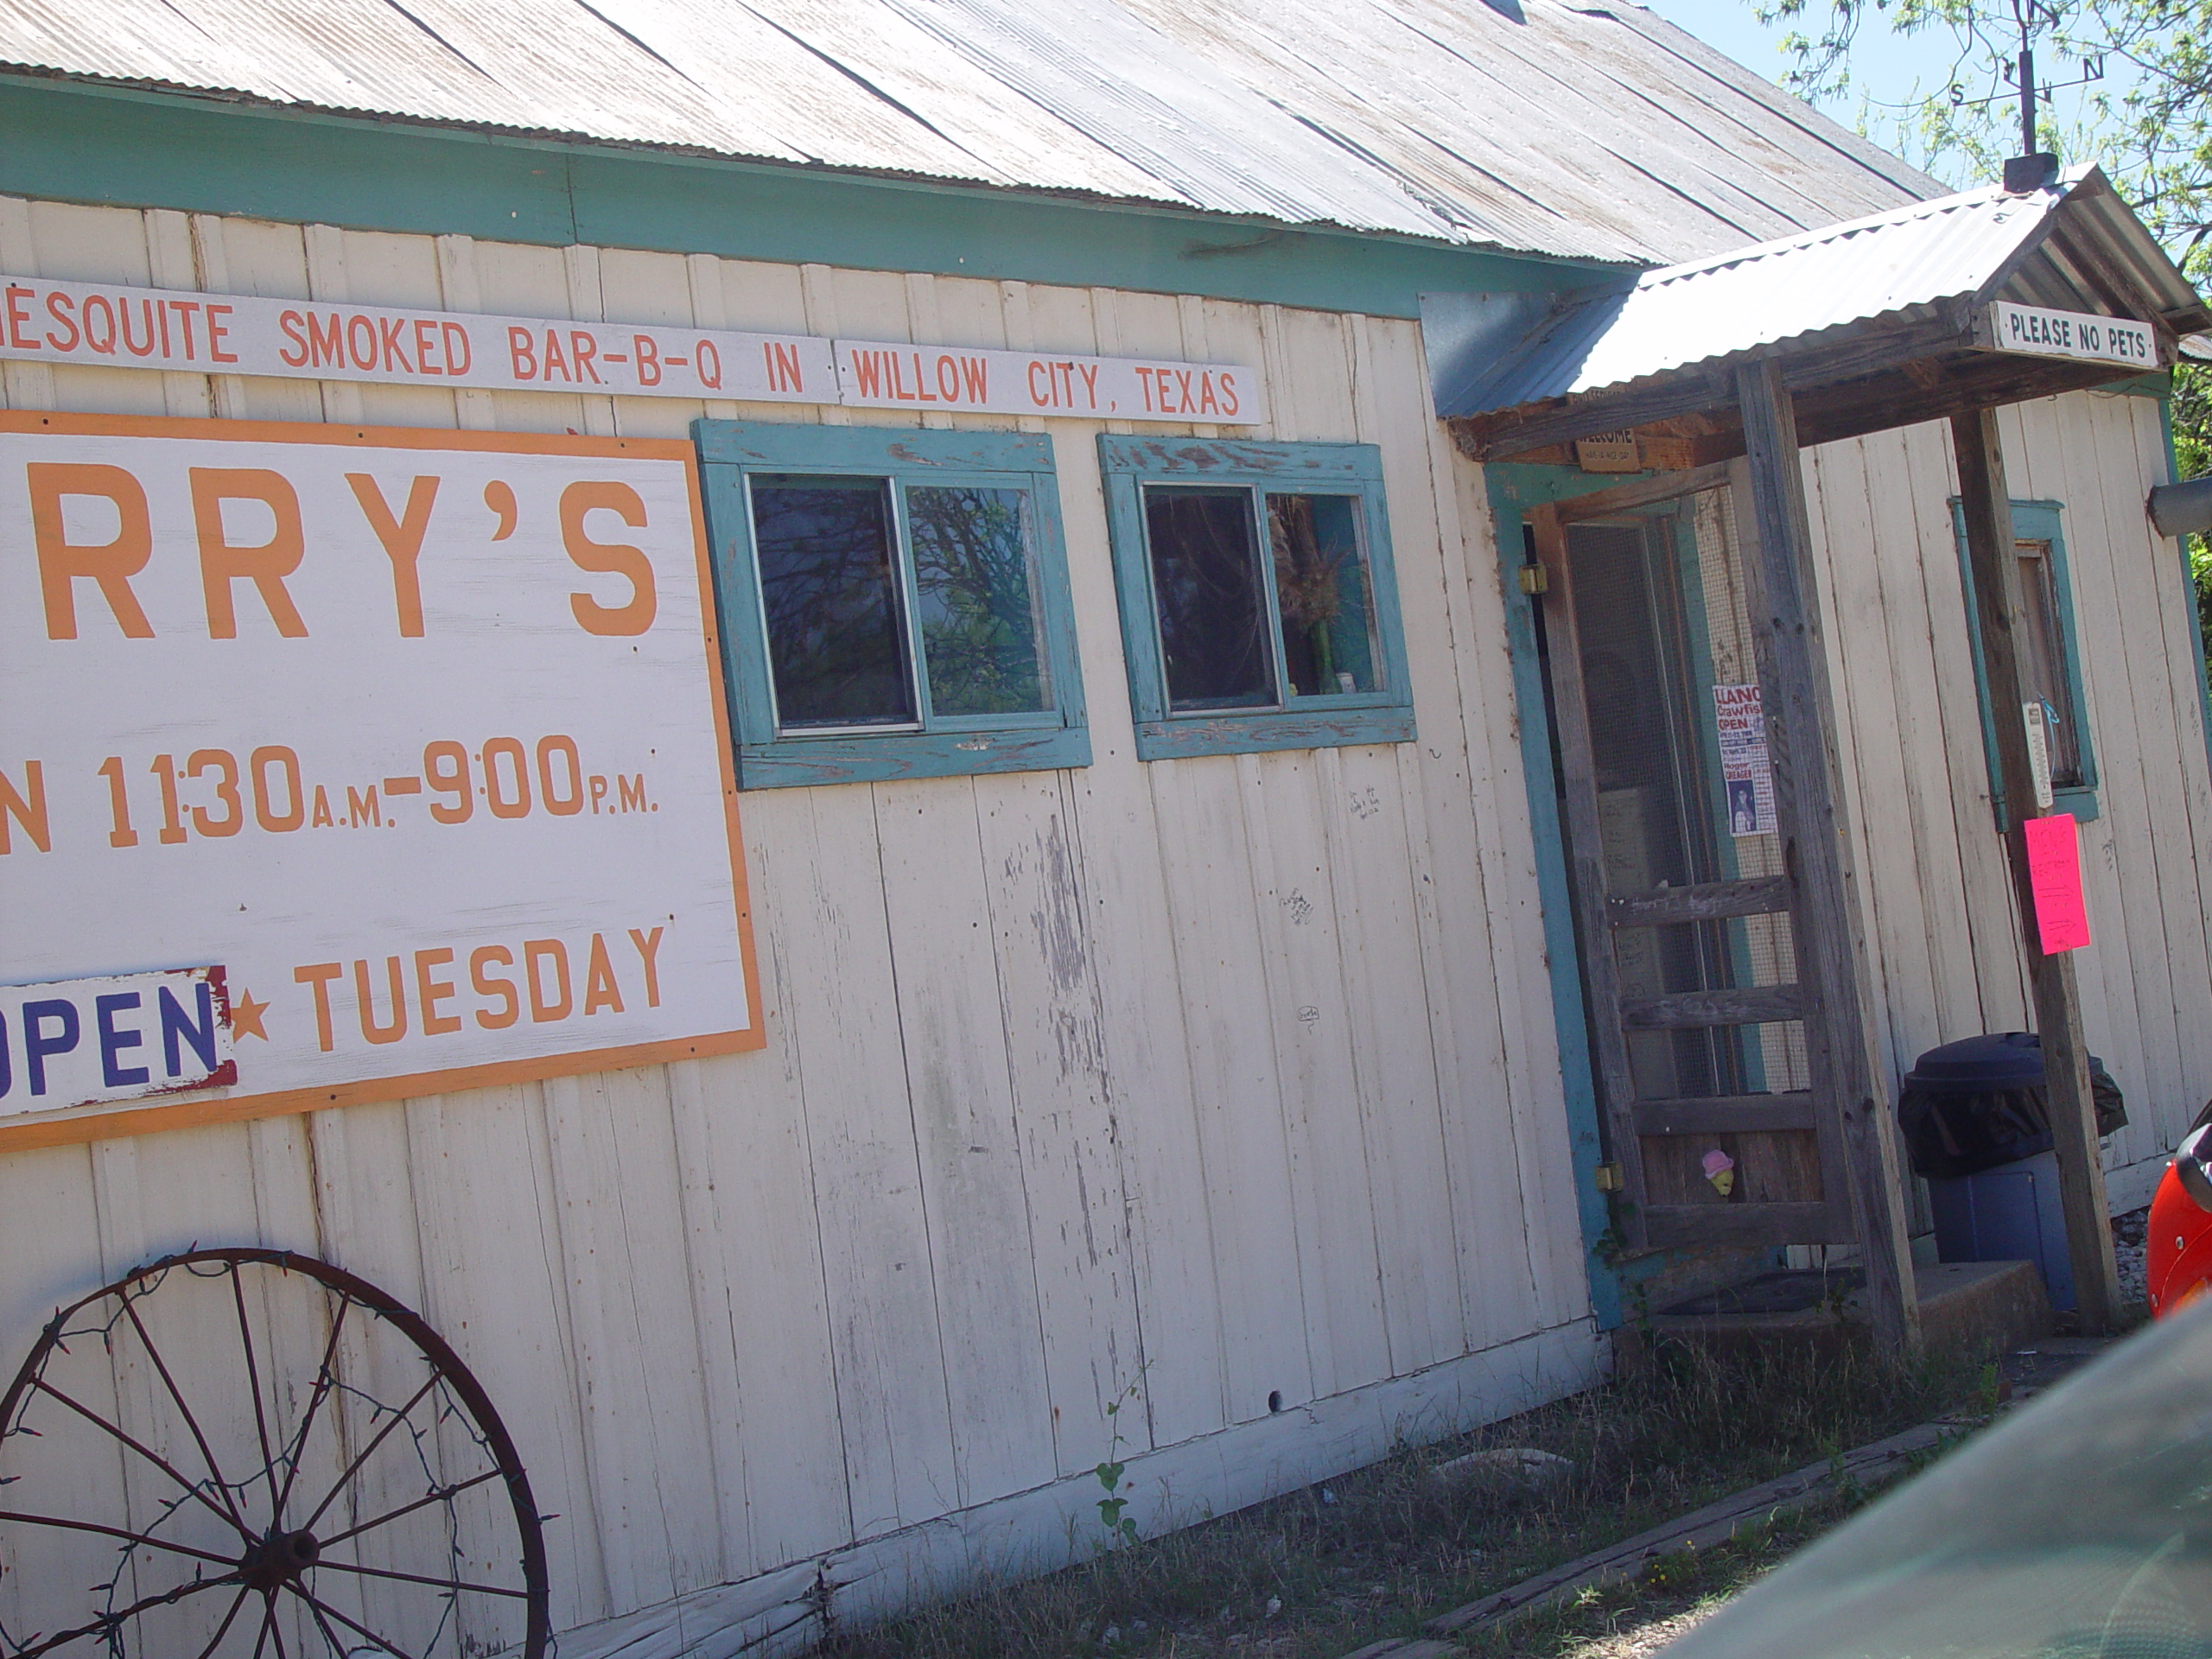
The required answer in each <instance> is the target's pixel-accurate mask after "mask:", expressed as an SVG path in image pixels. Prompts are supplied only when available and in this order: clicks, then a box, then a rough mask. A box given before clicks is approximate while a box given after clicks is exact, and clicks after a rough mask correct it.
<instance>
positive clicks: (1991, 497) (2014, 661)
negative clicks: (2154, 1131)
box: [1951, 409, 2120, 1332]
mask: <svg viewBox="0 0 2212 1659" xmlns="http://www.w3.org/2000/svg"><path fill="white" fill-rule="evenodd" d="M1951 446H1952V448H1953V449H1954V450H1955V452H1956V453H1957V457H1958V466H1959V496H1960V502H1961V508H1962V509H1963V512H1964V516H1965V518H1966V529H1967V566H1968V568H1969V569H1971V570H1972V571H1973V573H1974V613H1975V615H1976V616H1977V617H1978V618H1979V620H1980V624H1981V653H1982V665H1983V667H1984V668H1985V670H1986V671H1987V674H1988V677H1989V702H1990V708H1991V711H1992V713H1993V715H1994V716H1995V719H1994V721H1993V724H1994V726H1995V728H1996V731H1997V761H1998V772H1999V777H2000V778H2001V779H2002V780H2003V783H2004V786H2005V800H2006V801H2007V802H2008V803H2010V804H2011V810H2010V811H2009V812H2008V813H2007V814H2006V816H2007V817H2008V818H2009V820H2010V822H2009V823H2006V825H2005V852H2006V854H2007V855H2008V859H2009V861H2010V863H2011V865H2012V896H2013V899H2014V901H2015V903H2017V904H2018V906H2019V912H2020V940H2021V947H2020V948H2021V950H2023V951H2024V953H2025V955H2026V957H2027V959H2028V982H2029V985H2030V987H2031V990H2032V992H2033V995H2034V1001H2035V1020H2036V1031H2037V1033H2038V1034H2039V1036H2040V1037H2041V1039H2042V1044H2043V1065H2044V1094H2045V1096H2046V1097H2047V1098H2048V1100H2049V1101H2050V1128H2051V1138H2052V1141H2053V1142H2054V1147H2053V1150H2055V1151H2056V1153H2057V1154H2058V1197H2059V1206H2060V1208H2061V1209H2062V1210H2063V1211H2064V1213H2065V1217H2066V1243H2067V1249H2068V1254H2069V1256H2070V1257H2071V1259H2072V1261H2073V1264H2074V1291H2075V1297H2076V1298H2077V1299H2078V1309H2079V1313H2080V1318H2081V1321H2082V1329H2083V1330H2084V1331H2087V1332H2107V1331H2109V1330H2111V1329H2112V1328H2113V1315H2114V1314H2115V1313H2117V1312H2118V1310H2119V1307H2120V1278H2119V1270H2118V1268H2117V1267H2116V1266H2115V1265H2114V1262H2113V1246H2112V1224H2111V1222H2110V1220H2109V1218H2108V1215H2107V1207H2106V1198H2105V1171H2104V1163H2103V1160H2102V1159H2101V1157H2100V1156H2099V1154H2098V1150H2097V1121H2096V1111H2095V1108H2094V1103H2092V1101H2091V1098H2090V1094H2089V1049H2088V1042H2087V1041H2086V1040H2085V1039H2084V1038H2083V1036H2082V998H2081V993H2080V989H2079V988H2078V987H2077V986H2076V984H2075V972H2074V953H2073V952H2072V951H2070V950H2062V951H2060V952H2059V953H2058V954H2057V955H2056V956H2050V957H2047V956H2045V955H2044V953H2043V951H2042V950H2041V949H2039V948H2038V944H2037V925H2036V906H2035V894H2034V891H2033V889H2032V888H2031V887H2030V886H2029V883H2028V847H2027V836H2026V833H2025V831H2024V830H2023V829H2022V828H2021V820H2022V819H2024V817H2026V816H2027V812H2026V811H2024V810H2022V809H2023V806H2024V805H2027V804H2031V803H2032V802H2033V801H2034V800H2035V798H2036V791H2035V783H2034V780H2033V778H2032V775H2031V771H2030V763H2029V760H2028V736H2027V728H2026V724H2025V722H2024V721H2023V720H2022V718H2021V715H2020V709H2021V705H2022V704H2023V703H2024V702H2025V701H2026V699H2025V697H2024V696H2022V694H2021V690H2020V665H2019V654H2018V644H2017V639H2018V635H2017V632H2016V628H2017V624H2016V619H2018V618H2019V617H2022V616H2024V614H2025V612H2024V609H2023V607H2022V601H2021V596H2020V568H2019V562H2018V559H2017V558H2015V557H2014V556H2013V552H2012V541H2013V537H2012V496H2011V494H2010V493H2009V492H2008V491H2007V489H2006V487H2005V456H2004V452H2003V451H2002V450H2001V449H2000V448H1999V445H1998V438H1997V416H1996V413H1995V411H1994V410H1986V409H1984V410H1976V411H1975V412H1974V413H1973V414H1971V415H1958V416H1953V417H1952V420H1951ZM2029 810H2032V808H2031V807H2030V808H2029Z"/></svg>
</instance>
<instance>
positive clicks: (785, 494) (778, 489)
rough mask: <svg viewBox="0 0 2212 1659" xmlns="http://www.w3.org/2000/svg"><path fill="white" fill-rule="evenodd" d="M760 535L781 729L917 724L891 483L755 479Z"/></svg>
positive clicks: (762, 582)
mask: <svg viewBox="0 0 2212 1659" xmlns="http://www.w3.org/2000/svg"><path fill="white" fill-rule="evenodd" d="M753 543H754V546H755V547H756V549H757V550H758V552H759V556H760V594H761V603H762V608H763V609H764V610H765V611H766V613H767V622H768V650H769V658H770V664H771V667H772V671H773V673H774V677H775V687H776V710H777V716H778V721H779V724H780V725H781V726H782V727H784V728H785V729H787V730H788V729H790V728H794V727H809V726H876V725H904V724H910V723H912V721H913V719H914V697H913V689H912V677H911V676H910V675H909V674H908V673H907V671H906V648H905V644H904V641H903V640H902V639H901V637H900V635H901V632H902V630H901V628H900V626H899V589H898V582H897V577H896V575H895V574H894V572H893V566H892V531H891V501H890V491H889V489H888V487H887V485H886V483H885V481H884V480H881V479H879V478H839V477H809V476H805V475H803V474H764V475H761V476H759V477H756V478H754V479H753Z"/></svg>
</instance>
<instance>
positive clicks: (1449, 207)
mask: <svg viewBox="0 0 2212 1659" xmlns="http://www.w3.org/2000/svg"><path fill="white" fill-rule="evenodd" d="M0 63H5V64H10V65H16V66H20V67H25V68H30V69H36V70H40V71H43V72H47V73H63V74H67V75H71V76H78V77H85V78H92V79H102V80H110V81H118V82H124V83H131V84H137V85H151V86H174V87H181V88H189V89H194V90H200V91H213V92H226V93H229V94H233V95H240V96H244V97H245V98H248V99H256V100H261V101H265V102H267V103H270V104H272V105H289V106H294V107H301V108H309V109H315V110H323V111H340V112H365V113H372V114H375V115H379V116H384V117H398V118H406V119H410V120H416V121H422V122H427V123H433V124H442V125H453V126H465V127H470V128H477V129H488V130H509V131H513V132H517V133H531V134H539V135H550V136H558V137H575V138H582V139H589V140H598V141H604V142H613V143H626V144H640V145H649V146H657V147H663V148H667V149H677V150H683V151H687V152H693V153H707V154H712V155H718V156H731V157H740V158H746V159H753V160H760V161H766V162H785V163H791V164H798V165H811V166H817V167H826V168H837V169H850V170H855V171H864V172H869V173H880V174H896V175H916V176H920V177H926V178H931V179H939V180H945V181H974V182H977V183H982V184H987V185H995V186H1001V187H1009V188H1023V189H1033V190H1043V191H1053V192H1062V193H1080V194H1090V195H1095V196H1099V197H1104V198H1111V199H1117V200H1134V201H1141V202H1156V203H1162V204H1168V205H1173V206H1177V207H1188V208H1193V209H1197V210H1200V211H1204V212H1209V213H1227V214H1236V215H1241V216H1245V217H1249V218H1257V219H1272V220H1277V221H1280V222H1282V223H1285V224H1290V225H1312V226H1342V227H1344V228H1347V229H1351V230H1357V231H1367V232H1389V233H1395V234H1401V235H1406V236H1414V237H1421V238H1433V239H1435V240H1438V241H1442V242H1446V243H1451V244H1458V245H1465V246H1486V247H1497V248H1504V249H1511V250H1518V251H1529V252H1535V253H1541V254H1549V255H1556V256H1560V257H1568V258H1574V259H1585V260H1593V261H1600V262H1614V263H1622V264H1649V263H1652V262H1654V261H1656V260H1678V259H1684V258H1689V257H1695V256H1698V255H1700V254H1707V253H1713V252H1716V251H1719V250H1721V249H1725V248H1730V247H1734V246H1738V245H1741V244H1742V243H1744V242H1745V241H1746V240H1756V239H1758V238H1767V237H1774V236H1780V235H1783V234H1786V233H1788V232H1791V231H1793V230H1796V229H1800V228H1803V227H1806V226H1811V225H1815V224H1818V223H1820V222H1821V221H1823V220H1825V219H1829V218H1831V217H1833V216H1834V213H1837V212H1838V211H1842V212H1845V213H1867V212H1873V211H1877V210H1880V209H1884V208H1887V207H1893V206H1895V205H1897V203H1899V202H1901V201H1907V200H1912V199H1914V198H1916V197H1919V196H1923V195H1926V194H1930V193H1931V192H1932V191H1933V190H1934V189H1935V188H1936V187H1935V186H1934V185H1933V184H1932V182H1931V181H1929V180H1928V179H1927V178H1926V177H1924V176H1923V175H1921V174H1919V173H1917V172H1915V171H1914V170H1913V169H1912V168H1909V167H1907V166H1905V165H1904V163H1903V162H1899V161H1897V160H1896V159H1895V158H1894V157H1891V156H1886V155H1885V154H1883V153H1882V152H1881V151H1879V150H1878V149H1874V148H1873V147H1872V146H1871V145H1869V144H1867V143H1865V142H1863V141H1862V140H1860V139H1859V138H1857V137H1853V135H1851V134H1849V133H1847V132H1846V131H1844V130H1842V129H1841V128H1840V127H1838V126H1836V125H1835V124H1834V123H1833V122H1830V121H1828V120H1827V119H1826V118H1823V117H1821V116H1820V115H1818V114H1816V113H1815V111H1812V110H1811V109H1809V108H1808V107H1807V106H1806V105H1802V104H1800V103H1798V102H1797V101H1796V100H1795V99H1789V98H1786V97H1784V96H1783V94H1782V93H1780V92H1777V90H1776V89H1775V88H1774V87H1772V86H1769V85H1768V84H1766V83H1765V82H1764V81H1762V80H1761V79H1758V77H1757V76H1755V75H1753V74H1751V73H1750V72H1749V71H1747V70H1745V69H1744V68H1743V67H1740V66H1738V65H1736V64H1733V63H1731V62H1730V61H1729V60H1727V59H1726V58H1723V57H1721V56H1720V55H1719V54H1717V53H1714V52H1713V51H1711V50H1710V49H1708V48H1706V47H1704V46H1702V45H1700V44H1699V43H1698V42H1697V41H1694V40H1692V39H1691V38H1690V37H1689V36H1688V35H1684V34H1683V33H1682V32H1681V30H1679V29H1675V28H1674V27H1672V26H1671V25H1669V24H1668V23H1666V22H1662V21H1661V20H1660V19H1658V18H1657V17H1656V16H1653V15H1652V14H1650V13H1649V12H1647V11H1645V10H1642V9H1641V8H1639V7H1637V6H1635V5H1632V4H1629V3H1626V0H1613V3H1608V4H1586V5H1573V4H1564V3H1560V0H1489V3H1479V0H500V3H499V4H496V5H493V4H486V3H485V0H404V3H402V0H0Z"/></svg>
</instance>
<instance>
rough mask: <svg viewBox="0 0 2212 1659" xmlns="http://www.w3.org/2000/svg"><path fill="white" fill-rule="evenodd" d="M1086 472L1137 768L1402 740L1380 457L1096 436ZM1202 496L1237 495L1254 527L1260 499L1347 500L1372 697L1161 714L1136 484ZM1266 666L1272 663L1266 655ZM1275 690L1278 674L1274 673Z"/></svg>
mask: <svg viewBox="0 0 2212 1659" xmlns="http://www.w3.org/2000/svg"><path fill="white" fill-rule="evenodd" d="M1098 465H1099V470H1100V473H1101V474H1102V475H1103V482H1104V484H1105V488H1106V527H1107V532H1108V537H1109V540H1110V541H1111V543H1112V544H1113V551H1114V583H1115V588H1116V591H1117V592H1118V594H1119V595H1120V600H1121V607H1122V649H1123V651H1124V652H1126V654H1127V656H1128V670H1129V707H1130V711H1131V713H1132V714H1133V715H1135V721H1136V751H1137V758H1138V759H1139V760H1174V759H1177V758H1179V757H1182V756H1185V755H1200V754H1250V753H1259V752H1261V751H1263V750H1270V749H1324V748H1341V747H1346V746H1349V745H1351V744H1357V743H1410V742H1412V741H1414V700H1413V688H1412V684H1411V681H1410V679H1409V677H1408V671H1407V666H1406V639H1405V629H1404V626H1403V625H1402V622H1401V620H1400V616H1399V610H1398V580H1397V568H1396V566H1395V564H1394V563H1392V560H1391V556H1390V525H1389V512H1388V509H1387V504H1386V503H1385V500H1384V499H1383V452H1382V450H1380V449H1379V448H1376V446H1375V445H1373V444H1371V443H1275V442H1259V441H1256V440H1253V441H1245V440H1227V441H1223V442H1210V441H1208V440H1205V439H1199V438H1135V437H1116V436H1113V435H1101V436H1100V437H1099V440H1098ZM1154 483H1157V484H1207V485H1217V486H1232V487H1236V488H1239V489H1243V490H1248V491H1249V492H1250V493H1251V494H1252V498H1253V505H1254V512H1255V519H1254V522H1255V523H1256V524H1265V523H1266V522H1267V512H1266V503H1265V501H1264V499H1262V498H1263V496H1264V495H1265V494H1266V493H1268V492H1274V493H1278V494H1281V493H1299V492H1310V493H1314V494H1321V495H1351V496H1357V498H1358V499H1359V503H1360V528H1361V531H1362V534H1363V536H1364V537H1365V538H1366V540H1365V547H1364V549H1363V550H1364V552H1365V553H1366V555H1367V569H1368V581H1369V585H1370V588H1371V589H1372V591H1373V595H1374V604H1375V622H1376V635H1377V637H1378V639H1379V640H1380V643H1381V646H1382V660H1383V684H1382V686H1381V687H1380V688H1379V689H1378V690H1373V691H1354V692H1343V693H1337V694H1332V695H1330V696H1313V697H1299V698H1297V699H1295V700H1294V701H1285V702H1281V703H1280V704H1278V705H1276V706H1274V707H1272V708H1262V709H1238V710H1236V711H1234V712H1223V711H1219V710H1207V711H1205V712H1203V713H1197V714H1176V713H1174V712H1173V711H1172V710H1171V709H1169V707H1168V698H1167V669H1166V656H1165V653H1164V652H1163V651H1162V650H1161V647H1160V616H1159V611H1158V607H1157V606H1156V604H1155V602H1154V592H1153V576H1152V560H1151V557H1150V554H1149V550H1148V547H1147V540H1146V536H1145V518H1144V498H1143V491H1144V486H1146V485H1147V484H1154ZM1260 564H1261V569H1262V573H1263V577H1264V580H1265V582H1266V585H1267V605H1268V609H1267V612H1266V613H1267V614H1268V615H1269V616H1274V614H1276V610H1275V596H1274V570H1273V569H1272V567H1271V563H1270V562H1269V561H1268V560H1267V559H1264V558H1263V559H1262V560H1261V562H1260ZM1270 660H1271V662H1272V661H1273V657H1272V655H1271V658H1270ZM1274 672H1275V674H1276V676H1277V681H1278V684H1279V685H1280V683H1281V668H1280V666H1279V665H1277V666H1276V667H1275V668H1274Z"/></svg>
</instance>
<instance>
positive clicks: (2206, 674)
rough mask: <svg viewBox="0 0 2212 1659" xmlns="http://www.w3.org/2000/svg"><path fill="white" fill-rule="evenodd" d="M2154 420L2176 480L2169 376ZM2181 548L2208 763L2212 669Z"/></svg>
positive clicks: (2185, 540)
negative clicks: (2206, 653)
mask: <svg viewBox="0 0 2212 1659" xmlns="http://www.w3.org/2000/svg"><path fill="white" fill-rule="evenodd" d="M2158 424H2159V425H2160V426H2161V427H2162V428H2163V429H2164V431H2165V435H2166V481H2167V482H2168V483H2170V484H2178V483H2180V482H2181V481H2182V476H2181V447H2180V445H2179V444H2178V443H2177V442H2175V439H2174V399H2173V386H2172V384H2171V379H2169V381H2168V384H2167V387H2166V391H2165V394H2164V396H2163V397H2160V398H2159V400H2158ZM2175 545H2176V546H2177V547H2178V548H2179V549H2180V550H2181V588H2182V592H2183V594H2184V595H2186V596H2187V598H2188V601H2189V626H2190V632H2193V633H2195V634H2196V696H2197V707H2198V709H2200V710H2201V711H2202V714H2203V715H2204V760H2205V764H2206V765H2207V766H2212V670H2208V667H2207V664H2206V662H2205V656H2204V630H2203V629H2202V627H2201V626H2198V624H2197V620H2196V618H2197V610H2196V572H2195V571H2193V570H2191V569H2190V568H2189V537H2186V536H2183V537H2180V538H2179V540H2177V542H2176V543H2175Z"/></svg>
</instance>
